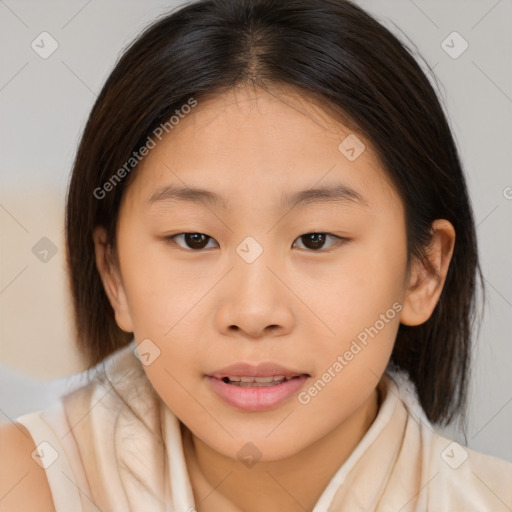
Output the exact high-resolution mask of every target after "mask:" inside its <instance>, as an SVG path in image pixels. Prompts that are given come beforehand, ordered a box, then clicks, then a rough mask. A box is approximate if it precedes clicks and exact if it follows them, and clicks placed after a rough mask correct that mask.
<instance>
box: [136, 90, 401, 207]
mask: <svg viewBox="0 0 512 512" xmlns="http://www.w3.org/2000/svg"><path fill="white" fill-rule="evenodd" d="M176 119H178V118H176ZM155 142H156V145H155V147H154V148H153V149H151V150H150V152H149V154H148V155H147V156H145V157H144V159H143V160H142V162H141V163H140V164H139V166H138V167H137V169H136V176H135V177H134V178H135V179H134V181H133V183H132V185H131V187H129V190H128V193H130V189H131V188H135V189H136V190H135V192H136V195H137V197H138V198H139V199H140V200H141V201H143V202H146V203H151V202H152V199H155V196H158V194H161V193H162V192H163V196H165V194H166V191H164V189H165V188H167V193H168V192H169V191H170V190H171V189H173V188H174V189H176V188H181V189H182V192H183V191H184V189H187V188H188V189H193V188H196V189H199V188H201V189H203V190H209V191H211V192H212V193H213V195H215V196H216V197H215V198H213V202H214V203H217V205H219V206H220V205H223V207H227V206H228V203H231V202H232V201H234V200H235V198H236V197H239V198H240V199H241V200H242V199H245V200H250V199H251V198H254V197H258V198H259V199H263V198H265V199H268V200H269V201H270V200H272V201H273V202H276V201H278V202H280V203H281V204H283V205H285V204H288V206H289V205H290V201H292V202H293V201H294V200H297V199H300V198H298V195H299V192H300V191H303V190H305V189H318V188H326V187H329V186H334V185H340V184H341V187H339V186H338V192H340V191H341V192H342V195H343V191H342V190H341V189H342V188H345V192H347V191H348V193H345V196H346V197H348V196H350V195H352V199H362V201H360V202H361V203H365V202H366V203H372V202H375V197H372V196H375V195H378V194H379V192H380V193H382V192H384V193H386V194H391V195H393V190H391V189H390V184H389V181H388V179H387V176H386V175H385V173H384V171H383V170H382V169H381V168H380V163H379V161H378V159H377V158H376V156H375V154H374V151H373V149H372V147H371V144H369V142H368V141H367V140H365V139H364V138H363V137H362V136H361V135H359V134H356V133H354V132H352V131H351V130H350V129H349V128H348V127H346V126H345V125H343V124H342V123H341V122H339V121H337V120H334V119H333V118H332V117H330V116H329V115H327V114H326V113H325V111H323V110H322V109H321V108H320V107H319V106H318V104H316V103H315V102H312V101H310V100H308V99H307V98H305V97H302V96H300V95H297V94H295V93H293V92H289V91H287V90H284V91H283V90H279V91H277V92H274V91H273V92H267V91H264V90H262V89H259V88H257V89H253V88H245V89H243V90H232V91H230V92H228V93H225V94H223V95H220V96H217V97H215V98H213V99H209V100H207V101H204V102H198V104H197V106H195V107H194V109H192V110H191V111H190V112H189V113H188V114H187V115H181V116H180V117H179V119H178V122H177V123H176V124H174V125H173V127H172V129H171V130H169V133H166V134H165V135H164V136H163V137H162V140H158V139H155ZM347 149H348V151H349V152H348V153H347ZM354 156H355V158H354ZM294 191H295V192H296V193H295V194H292V192H294ZM132 193H133V191H132ZM168 195H172V193H171V194H168ZM184 195H187V194H186V193H185V194H184ZM192 195H193V194H192ZM313 195H314V194H313ZM182 196H183V194H182ZM189 196H190V194H189ZM311 196H312V195H311V194H310V197H311ZM356 196H360V197H359V198H357V197H356ZM175 197H176V196H175ZM203 199H206V200H209V199H208V197H206V196H205V195H203Z"/></svg>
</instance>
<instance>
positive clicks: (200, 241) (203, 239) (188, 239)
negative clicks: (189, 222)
mask: <svg viewBox="0 0 512 512" xmlns="http://www.w3.org/2000/svg"><path fill="white" fill-rule="evenodd" d="M180 237H183V238H182V241H183V242H182V243H183V244H185V245H182V244H180V243H178V242H175V239H179V238H180ZM208 240H213V238H212V237H210V236H208V235H205V234H204V233H180V234H179V235H174V236H170V237H168V238H167V241H169V242H171V243H177V244H178V245H179V246H180V247H183V248H184V249H195V250H200V249H205V248H207V247H206V246H207V244H208Z"/></svg>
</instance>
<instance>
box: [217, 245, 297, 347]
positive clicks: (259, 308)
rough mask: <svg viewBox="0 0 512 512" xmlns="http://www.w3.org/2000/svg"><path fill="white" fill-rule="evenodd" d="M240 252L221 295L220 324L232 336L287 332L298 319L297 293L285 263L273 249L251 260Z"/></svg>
mask: <svg viewBox="0 0 512 512" xmlns="http://www.w3.org/2000/svg"><path fill="white" fill-rule="evenodd" d="M248 261H249V260H247V261H246V260H245V259H244V258H243V257H240V256H239V255H238V254H236V255H235V258H234V259H233V268H232V270H231V272H229V274H228V275H227V276H226V278H225V279H224V282H223V283H222V286H221V288H220V290H219V292H220V293H219V295H218V296H217V299H218V302H217V310H216V323H217V328H218V329H219V331H220V332H222V333H223V334H226V335H228V336H233V335H236V336H241V337H245V338H250V339H262V338H267V337H269V336H272V337H273V336H283V335H285V334H286V333H288V332H290V330H291V329H292V328H293V323H294V321H295V315H294V307H295V304H294V300H293V298H294V296H293V293H291V291H290V290H289V289H288V288H287V286H286V284H284V283H286V276H285V275H284V271H283V270H282V265H280V263H279V261H277V260H276V258H275V257H273V256H272V254H271V253H270V251H263V253H262V254H261V255H260V256H259V257H258V258H257V259H256V260H254V261H252V262H250V263H249V262H248Z"/></svg>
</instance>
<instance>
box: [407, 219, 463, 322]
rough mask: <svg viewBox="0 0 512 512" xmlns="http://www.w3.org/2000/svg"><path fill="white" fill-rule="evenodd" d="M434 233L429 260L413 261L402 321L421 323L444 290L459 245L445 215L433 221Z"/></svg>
mask: <svg viewBox="0 0 512 512" xmlns="http://www.w3.org/2000/svg"><path fill="white" fill-rule="evenodd" d="M432 231H433V237H432V241H431V244H430V245H429V247H428V250H427V258H428V262H419V261H415V262H414V263H413V266H412V269H411V272H410V278H409V282H408V287H407V290H406V295H405V298H404V301H403V309H402V314H401V316H400V323H402V324H404V325H410V326H415V325H421V324H423V323H425V322H426V321H427V320H428V319H429V318H430V317H431V316H432V313H433V311H434V309H435V307H436V305H437V303H438V301H439V297H440V296H441V293H442V291H443V287H444V283H445V281H446V275H447V274H448V268H449V266H450V261H451V258H452V255H453V249H454V246H455V229H454V228H453V226H452V224H451V223H450V222H449V221H447V220H445V219H437V220H435V221H434V222H433V223H432Z"/></svg>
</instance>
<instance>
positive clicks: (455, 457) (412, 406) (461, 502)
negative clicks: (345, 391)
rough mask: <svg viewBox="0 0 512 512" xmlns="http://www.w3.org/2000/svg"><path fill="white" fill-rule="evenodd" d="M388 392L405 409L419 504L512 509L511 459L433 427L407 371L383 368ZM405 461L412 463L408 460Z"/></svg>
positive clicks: (432, 507)
mask: <svg viewBox="0 0 512 512" xmlns="http://www.w3.org/2000/svg"><path fill="white" fill-rule="evenodd" d="M387 375H388V376H389V377H391V379H390V380H387V384H388V386H391V387H392V389H393V393H392V395H393V396H394V397H396V398H397V399H399V400H400V402H402V404H403V405H404V406H405V409H406V410H407V416H408V418H409V419H410V420H411V421H408V422H407V424H408V425H409V427H408V428H409V436H408V446H409V447H410V448H411V452H410V453H413V454H415V455H414V456H415V457H416V464H417V465H418V467H419V468H421V469H420V473H421V478H420V481H419V487H418V491H419V492H418V496H419V497H420V499H421V503H422V507H424V508H421V510H429V511H430V510H433V511H436V512H441V511H442V512H444V511H454V510H464V511H467V512H477V511H482V512H488V511H491V510H492V511H493V512H498V511H507V512H510V511H511V510H512V463H511V462H508V461H506V460H503V459H500V458H498V457H494V456H491V455H487V454H485V453H481V452H478V451H476V450H473V449H470V448H468V447H466V446H463V445H461V444H459V443H457V442H456V441H453V440H452V439H450V438H448V437H445V436H444V435H442V434H441V433H439V432H437V431H436V428H435V426H434V425H432V424H431V423H430V421H429V420H428V419H427V417H426V415H425V413H424V411H423V409H422V408H421V405H420V403H419V400H418V398H417V393H416V390H415V388H414V386H413V384H412V383H411V381H410V380H409V378H408V376H407V375H405V374H404V373H403V372H401V371H398V370H393V371H391V372H389V373H388V374H387ZM410 465H411V467H412V465H414V463H413V462H412V461H411V462H410Z"/></svg>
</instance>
